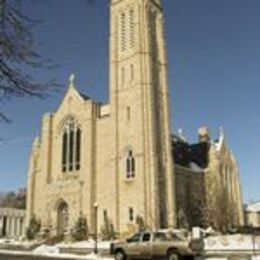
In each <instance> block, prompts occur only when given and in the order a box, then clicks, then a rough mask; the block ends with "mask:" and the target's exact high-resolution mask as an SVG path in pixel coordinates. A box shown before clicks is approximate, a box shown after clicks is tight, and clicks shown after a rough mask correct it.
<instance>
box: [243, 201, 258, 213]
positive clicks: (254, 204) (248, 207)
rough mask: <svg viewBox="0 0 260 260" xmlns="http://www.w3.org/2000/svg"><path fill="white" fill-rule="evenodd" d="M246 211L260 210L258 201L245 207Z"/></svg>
mask: <svg viewBox="0 0 260 260" xmlns="http://www.w3.org/2000/svg"><path fill="white" fill-rule="evenodd" d="M246 211H247V212H260V201H259V202H256V203H253V204H250V205H248V206H247V208H246Z"/></svg>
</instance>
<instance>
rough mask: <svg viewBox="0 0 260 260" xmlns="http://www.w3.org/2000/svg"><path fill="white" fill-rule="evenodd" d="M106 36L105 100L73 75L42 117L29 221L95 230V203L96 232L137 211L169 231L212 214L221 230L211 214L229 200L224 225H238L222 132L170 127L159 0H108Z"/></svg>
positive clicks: (235, 182)
mask: <svg viewBox="0 0 260 260" xmlns="http://www.w3.org/2000/svg"><path fill="white" fill-rule="evenodd" d="M109 39H110V61H109V66H110V68H109V73H110V75H109V76H110V77H109V78H110V84H109V85H110V86H109V88H110V93H109V103H107V104H100V103H98V102H96V101H94V100H93V99H91V98H90V97H88V96H86V95H84V94H82V93H80V92H79V91H77V88H76V86H75V80H74V75H72V76H71V77H70V81H69V87H68V90H67V93H66V95H65V97H64V99H63V101H62V102H61V104H60V106H59V107H58V109H57V111H56V112H55V113H51V114H45V115H44V116H43V119H42V129H41V134H40V136H39V137H37V138H36V139H35V141H34V143H33V146H32V152H31V157H30V165H29V172H28V194H27V214H26V215H27V222H28V221H29V219H30V218H32V216H35V217H36V218H37V219H39V220H40V221H41V224H42V226H43V227H47V228H49V229H50V230H51V231H52V232H53V233H54V234H57V233H58V234H59V233H62V232H64V230H67V229H69V228H71V227H73V226H74V225H75V222H76V221H77V219H78V218H79V216H84V217H85V218H86V219H87V222H88V226H89V229H90V231H91V232H93V228H94V226H95V224H96V218H95V210H96V209H97V208H95V207H94V205H95V206H96V207H98V209H97V210H98V218H97V225H98V228H99V230H100V228H101V226H102V225H103V223H104V218H105V217H109V219H110V220H111V221H112V223H113V224H114V227H115V230H116V231H117V232H119V233H121V234H123V233H127V232H129V227H131V226H134V225H135V223H136V218H137V216H138V217H140V218H142V219H143V221H144V223H145V225H146V226H148V227H151V228H157V227H160V228H166V227H175V226H182V225H189V226H192V225H195V224H198V225H199V224H200V222H201V223H202V222H203V221H206V220H204V219H205V218H206V217H205V215H207V216H210V217H209V219H208V222H210V223H208V225H213V226H216V228H217V225H218V224H219V223H220V222H221V221H219V219H218V217H217V215H216V213H215V212H213V211H214V210H217V208H219V207H218V205H219V204H218V203H219V202H220V201H223V200H222V199H223V198H226V201H227V203H229V204H228V207H227V205H224V208H230V209H231V208H232V212H231V213H230V218H229V219H228V220H227V221H228V224H229V225H230V224H232V225H241V224H242V223H243V218H242V195H241V188H240V183H239V174H238V168H237V165H236V161H235V158H234V156H233V154H232V152H231V151H230V150H229V148H228V146H227V144H226V143H225V139H224V134H223V133H221V134H220V138H219V139H218V140H217V141H212V140H211V138H210V133H209V130H208V129H207V128H206V127H203V128H201V129H200V130H199V141H198V143H197V144H189V143H188V142H187V141H186V139H185V137H184V136H183V135H182V133H178V134H177V135H173V134H172V132H171V122H170V112H169V111H170V105H169V87H168V82H167V80H168V76H167V73H168V72H167V56H166V55H167V52H166V47H165V37H164V17H163V10H162V3H161V0H111V1H110V37H109ZM223 196H225V197H223ZM205 212H206V213H207V214H206V213H205ZM194 216H196V217H194ZM194 221H195V222H194ZM227 221H226V222H227ZM222 222H223V221H222ZM222 222H221V223H222ZM226 222H225V223H226Z"/></svg>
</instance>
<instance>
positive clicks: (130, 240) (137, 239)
mask: <svg viewBox="0 0 260 260" xmlns="http://www.w3.org/2000/svg"><path fill="white" fill-rule="evenodd" d="M140 238H141V233H137V234H135V235H133V236H132V237H130V238H128V239H127V242H128V243H134V242H139V241H140Z"/></svg>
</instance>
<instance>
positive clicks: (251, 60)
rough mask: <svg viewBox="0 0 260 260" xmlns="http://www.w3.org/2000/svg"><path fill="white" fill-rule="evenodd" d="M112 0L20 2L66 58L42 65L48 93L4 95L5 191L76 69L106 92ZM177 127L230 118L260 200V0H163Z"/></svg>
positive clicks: (39, 33) (81, 85) (84, 81)
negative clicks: (51, 87)
mask: <svg viewBox="0 0 260 260" xmlns="http://www.w3.org/2000/svg"><path fill="white" fill-rule="evenodd" d="M108 2H109V1H108V0H62V1H61V0H60V1H58V0H45V1H39V0H23V1H22V3H23V7H22V8H23V10H24V12H25V14H26V15H28V16H29V17H32V18H37V19H38V18H40V19H41V20H42V22H41V23H40V24H38V25H37V26H36V27H34V28H32V29H33V31H34V35H35V39H36V40H37V41H38V50H39V52H40V53H41V55H42V57H44V58H45V59H52V60H53V62H54V63H55V64H58V65H59V66H58V67H57V68H55V69H51V70H47V71H46V70H45V71H36V72H33V76H34V78H35V79H36V80H40V81H42V80H48V79H50V78H56V80H57V82H59V83H60V84H62V86H63V87H62V89H61V90H60V92H59V93H52V94H51V96H50V97H49V98H48V99H45V100H38V99H35V98H14V99H12V100H10V101H7V102H5V103H4V104H2V105H1V109H2V110H4V112H5V113H7V114H8V115H9V116H10V117H11V118H12V120H13V122H12V123H11V124H1V126H0V137H1V138H2V141H0V165H1V168H0V191H9V190H17V189H18V188H19V187H23V186H25V185H26V178H27V170H28V161H29V156H30V149H31V144H32V141H33V139H34V137H35V136H36V135H39V133H40V129H41V117H42V115H43V114H44V113H46V112H54V111H55V110H56V109H57V107H58V105H59V103H60V102H61V100H62V97H63V96H64V93H65V91H66V89H67V85H68V78H69V75H70V74H71V73H75V74H76V85H77V88H78V89H79V90H80V91H82V92H84V93H86V94H87V95H88V96H91V97H93V98H94V99H95V100H98V101H102V102H107V101H108V90H109V84H108V62H109V60H108V58H109V57H108V35H109V34H108V29H109V24H108V21H109V17H108V14H109V12H108V10H109V9H108ZM162 2H163V8H164V14H165V27H166V30H165V33H166V40H167V56H168V63H169V68H168V69H169V88H170V95H171V99H170V101H171V121H172V129H173V132H175V133H176V132H177V130H178V129H179V128H182V129H183V131H184V134H185V136H186V137H187V139H188V140H189V141H190V142H196V141H197V129H198V128H199V127H200V126H202V125H203V126H204V125H206V126H208V127H209V129H210V130H211V135H212V137H213V138H214V139H215V138H218V135H219V127H223V128H224V131H225V136H226V140H227V142H228V144H229V146H230V147H231V149H232V151H233V153H234V155H235V156H236V158H237V161H238V164H239V167H240V177H241V183H242V189H243V196H244V201H245V202H250V201H257V200H260V189H259V187H260V178H259V175H258V174H259V173H260V172H259V170H260V157H259V155H260V153H259V147H260V135H259V133H260V116H259V115H260V107H259V99H260V87H259V86H260V70H259V69H260V26H259V24H260V16H259V10H260V1H259V0H163V1H162Z"/></svg>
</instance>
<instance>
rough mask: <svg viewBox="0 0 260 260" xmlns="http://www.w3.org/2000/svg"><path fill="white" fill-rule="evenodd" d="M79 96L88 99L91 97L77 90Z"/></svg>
mask: <svg viewBox="0 0 260 260" xmlns="http://www.w3.org/2000/svg"><path fill="white" fill-rule="evenodd" d="M79 94H80V96H81V97H82V98H83V99H84V100H88V99H91V97H89V96H87V95H85V94H83V93H82V92H79Z"/></svg>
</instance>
